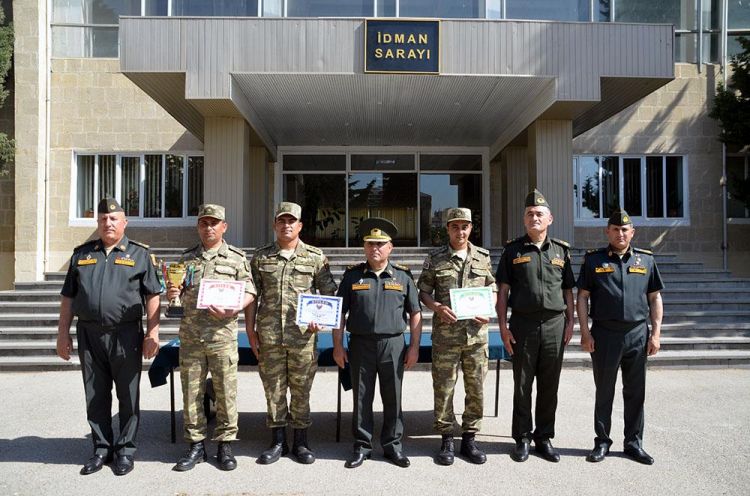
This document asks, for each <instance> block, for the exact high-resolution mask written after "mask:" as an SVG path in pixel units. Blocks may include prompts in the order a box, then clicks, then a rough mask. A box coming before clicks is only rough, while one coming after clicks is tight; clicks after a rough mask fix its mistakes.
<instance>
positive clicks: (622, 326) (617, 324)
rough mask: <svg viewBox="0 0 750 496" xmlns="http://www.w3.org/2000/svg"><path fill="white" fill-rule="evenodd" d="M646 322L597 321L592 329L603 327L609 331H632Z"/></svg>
mask: <svg viewBox="0 0 750 496" xmlns="http://www.w3.org/2000/svg"><path fill="white" fill-rule="evenodd" d="M645 322H646V321H645V320H638V321H635V322H625V321H623V320H595V321H594V325H593V326H592V327H602V328H604V329H609V330H610V331H623V332H625V331H630V330H631V329H635V328H636V327H638V326H640V325H642V324H643V323H645Z"/></svg>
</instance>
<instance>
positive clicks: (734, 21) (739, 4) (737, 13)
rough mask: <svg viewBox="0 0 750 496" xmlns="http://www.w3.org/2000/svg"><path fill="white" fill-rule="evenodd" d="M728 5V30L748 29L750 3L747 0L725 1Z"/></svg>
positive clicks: (749, 24)
mask: <svg viewBox="0 0 750 496" xmlns="http://www.w3.org/2000/svg"><path fill="white" fill-rule="evenodd" d="M727 2H729V4H728V5H727V8H728V9H729V13H728V17H729V23H728V27H729V29H750V2H748V1H747V0H727Z"/></svg>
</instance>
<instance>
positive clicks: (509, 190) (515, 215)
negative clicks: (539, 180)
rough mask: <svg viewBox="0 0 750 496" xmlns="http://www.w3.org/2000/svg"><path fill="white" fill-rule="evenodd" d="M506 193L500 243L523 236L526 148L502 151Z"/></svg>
mask: <svg viewBox="0 0 750 496" xmlns="http://www.w3.org/2000/svg"><path fill="white" fill-rule="evenodd" d="M503 157H504V158H503V162H504V164H505V174H504V177H505V181H506V185H505V188H504V189H503V191H505V192H506V195H505V196H506V201H505V207H506V208H505V232H504V233H503V238H504V239H502V242H503V243H504V242H505V241H507V240H508V239H512V238H517V237H518V236H521V235H523V234H524V227H523V201H524V198H525V197H526V193H527V192H528V190H529V162H528V153H527V149H526V147H522V146H511V147H508V148H506V149H505V150H504V151H503Z"/></svg>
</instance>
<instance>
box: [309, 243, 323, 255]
mask: <svg viewBox="0 0 750 496" xmlns="http://www.w3.org/2000/svg"><path fill="white" fill-rule="evenodd" d="M305 248H307V251H309V252H310V253H315V254H316V255H322V254H323V250H321V249H320V248H318V247H317V246H310V245H305Z"/></svg>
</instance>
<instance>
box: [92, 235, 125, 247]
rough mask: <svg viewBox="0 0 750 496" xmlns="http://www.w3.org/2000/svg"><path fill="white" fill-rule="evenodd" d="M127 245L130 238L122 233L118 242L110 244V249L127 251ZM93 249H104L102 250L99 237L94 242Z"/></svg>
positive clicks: (102, 243)
mask: <svg viewBox="0 0 750 496" xmlns="http://www.w3.org/2000/svg"><path fill="white" fill-rule="evenodd" d="M128 246H130V240H129V239H128V237H127V236H125V235H124V234H123V236H122V239H121V240H120V242H119V243H117V244H116V245H114V246H112V251H115V250H119V251H127V249H128ZM94 250H96V251H105V250H104V242H103V241H102V240H101V238H99V240H97V242H96V243H94Z"/></svg>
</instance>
